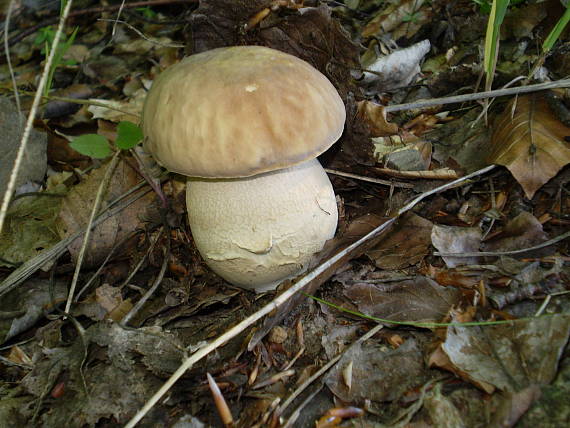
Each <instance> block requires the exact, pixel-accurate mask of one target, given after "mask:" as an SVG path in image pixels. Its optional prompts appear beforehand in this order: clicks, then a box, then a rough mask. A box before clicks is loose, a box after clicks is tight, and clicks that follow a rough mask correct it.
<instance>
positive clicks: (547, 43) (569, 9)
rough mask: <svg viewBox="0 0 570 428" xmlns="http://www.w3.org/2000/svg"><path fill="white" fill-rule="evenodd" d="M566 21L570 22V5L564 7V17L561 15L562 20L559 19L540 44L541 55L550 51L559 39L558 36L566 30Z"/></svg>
mask: <svg viewBox="0 0 570 428" xmlns="http://www.w3.org/2000/svg"><path fill="white" fill-rule="evenodd" d="M568 21H570V4H569V5H568V6H566V11H565V12H564V15H562V18H560V20H559V21H558V22H557V23H556V25H555V26H554V28H553V29H552V31H551V32H550V34H549V35H548V37H547V38H546V40H544V43H543V44H542V52H543V53H548V52H549V51H550V49H552V47H553V46H554V43H556V41H557V40H558V38H559V37H560V34H562V31H564V28H566V25H568Z"/></svg>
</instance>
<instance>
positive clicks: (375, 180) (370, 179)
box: [325, 168, 414, 189]
mask: <svg viewBox="0 0 570 428" xmlns="http://www.w3.org/2000/svg"><path fill="white" fill-rule="evenodd" d="M325 171H326V172H328V173H329V174H333V175H338V176H339V177H346V178H353V179H355V180H360V181H367V182H369V183H374V184H383V185H385V186H390V187H392V186H393V187H403V188H405V189H413V188H414V185H413V184H410V183H401V182H397V181H390V180H382V179H381V178H373V177H365V176H362V175H356V174H351V173H349V172H343V171H337V170H336V169H329V168H325Z"/></svg>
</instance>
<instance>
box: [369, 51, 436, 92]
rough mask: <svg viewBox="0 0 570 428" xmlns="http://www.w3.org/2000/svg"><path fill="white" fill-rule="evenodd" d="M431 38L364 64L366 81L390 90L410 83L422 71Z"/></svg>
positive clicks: (384, 89)
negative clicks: (421, 63) (422, 62)
mask: <svg viewBox="0 0 570 428" xmlns="http://www.w3.org/2000/svg"><path fill="white" fill-rule="evenodd" d="M430 48H431V44H430V42H429V40H422V41H421V42H419V43H416V44H415V45H412V46H410V47H408V48H405V49H400V50H397V51H395V52H392V53H391V54H390V55H387V56H384V57H380V58H378V59H377V60H375V61H374V62H373V63H371V64H368V65H366V64H365V65H364V68H365V69H366V70H367V71H366V72H365V73H364V83H366V84H368V85H374V86H375V87H378V88H380V89H381V90H383V91H389V90H391V89H396V88H400V87H404V86H406V85H409V84H410V83H411V82H412V81H413V80H414V78H415V77H416V76H417V75H418V74H419V73H420V71H421V70H420V62H421V60H422V59H423V57H424V56H425V55H426V54H427V53H428V52H429V50H430Z"/></svg>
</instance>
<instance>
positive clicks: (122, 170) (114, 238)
mask: <svg viewBox="0 0 570 428" xmlns="http://www.w3.org/2000/svg"><path fill="white" fill-rule="evenodd" d="M108 165H109V164H106V165H104V166H103V167H101V168H98V169H96V170H94V171H93V172H92V173H91V174H89V176H88V177H86V179H85V181H83V182H81V183H79V184H77V185H76V186H74V187H73V189H72V190H71V191H70V192H69V193H68V194H67V196H66V197H65V198H64V200H63V203H62V208H61V211H60V213H59V219H58V223H57V229H58V233H59V234H60V236H61V237H62V238H63V237H67V236H70V235H73V234H74V233H76V232H78V231H80V230H84V229H85V227H86V225H87V222H88V219H89V216H90V215H91V210H92V208H93V203H94V201H95V196H96V194H97V191H98V189H99V186H100V184H101V180H102V179H103V176H104V175H105V171H106V169H107V166H108ZM139 181H140V177H139V175H138V174H137V172H136V171H135V170H134V169H133V168H132V167H131V166H130V165H129V164H128V163H127V162H126V161H125V160H121V161H120V162H119V164H118V165H117V168H116V170H115V171H114V173H113V177H112V178H111V180H110V184H109V187H108V189H107V192H106V194H105V197H104V201H105V203H107V202H109V201H112V200H113V199H115V198H117V197H119V196H121V195H122V194H123V193H125V192H126V191H128V190H129V189H131V188H132V187H133V186H134V185H135V184H137V183H138V182H139ZM153 199H154V194H153V193H148V194H147V195H145V196H144V197H142V198H140V199H139V200H137V201H135V202H134V203H132V204H131V205H129V206H128V207H127V208H125V209H124V210H123V211H121V213H119V214H117V215H116V216H113V217H110V218H108V219H107V220H105V221H104V222H103V223H101V224H99V225H98V226H97V227H95V229H93V232H92V235H91V239H90V242H89V245H88V247H87V252H86V253H85V260H84V261H85V263H86V265H88V266H94V265H96V264H98V263H99V262H101V261H102V260H103V259H104V258H105V257H106V256H107V254H108V253H109V251H110V250H111V248H112V247H113V245H115V243H116V242H119V241H120V240H121V239H122V238H124V237H125V236H126V235H127V234H129V233H131V232H132V231H133V230H135V229H136V228H137V227H138V226H139V224H140V223H141V216H143V215H144V213H145V210H146V209H147V208H148V207H149V206H152V201H153ZM104 206H105V204H103V207H104ZM82 242H83V237H80V238H77V239H76V240H75V241H73V242H72V243H71V244H70V245H69V246H68V249H69V251H70V253H71V255H72V258H73V259H74V260H76V259H77V256H78V255H79V250H80V248H81V245H82Z"/></svg>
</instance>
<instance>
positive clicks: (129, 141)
mask: <svg viewBox="0 0 570 428" xmlns="http://www.w3.org/2000/svg"><path fill="white" fill-rule="evenodd" d="M142 139H143V133H142V130H141V129H140V128H139V127H138V126H137V125H136V124H134V123H133V122H129V121H123V122H119V124H118V125H117V139H116V140H115V144H116V145H117V147H118V148H119V149H121V150H129V149H132V148H133V147H134V146H136V145H137V144H138V143H139V142H140V141H141V140H142Z"/></svg>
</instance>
